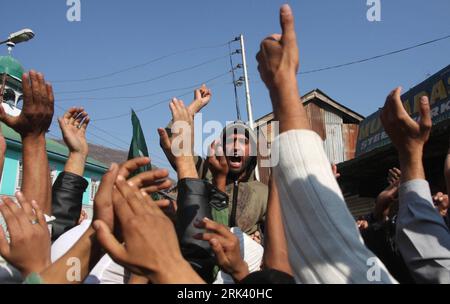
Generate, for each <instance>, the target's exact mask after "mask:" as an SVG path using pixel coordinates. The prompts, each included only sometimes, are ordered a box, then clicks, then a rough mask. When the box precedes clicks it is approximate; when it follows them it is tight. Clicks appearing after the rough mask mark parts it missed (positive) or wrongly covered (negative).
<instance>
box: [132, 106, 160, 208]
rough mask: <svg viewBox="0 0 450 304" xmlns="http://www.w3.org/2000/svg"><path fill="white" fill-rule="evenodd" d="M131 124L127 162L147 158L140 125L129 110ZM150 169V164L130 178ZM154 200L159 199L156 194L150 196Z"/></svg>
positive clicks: (145, 144)
mask: <svg viewBox="0 0 450 304" xmlns="http://www.w3.org/2000/svg"><path fill="white" fill-rule="evenodd" d="M131 124H132V125H133V138H132V139H131V145H130V151H129V152H128V160H130V159H133V158H136V157H148V156H149V155H148V150H147V143H146V142H145V137H144V132H143V131H142V127H141V123H140V122H139V118H138V117H137V115H136V113H135V112H134V110H131ZM151 169H152V165H151V163H149V164H148V165H145V166H143V167H140V168H139V169H137V170H136V171H135V172H133V173H132V174H131V176H130V177H133V176H135V175H138V174H139V173H142V172H145V171H150V170H151ZM152 198H153V199H154V200H157V199H159V196H158V195H157V194H156V193H153V194H152Z"/></svg>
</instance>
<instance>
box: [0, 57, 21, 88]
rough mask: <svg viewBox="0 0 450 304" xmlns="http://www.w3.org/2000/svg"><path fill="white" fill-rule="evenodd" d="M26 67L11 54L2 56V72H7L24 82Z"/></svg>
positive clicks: (0, 70) (0, 71) (0, 66)
mask: <svg viewBox="0 0 450 304" xmlns="http://www.w3.org/2000/svg"><path fill="white" fill-rule="evenodd" d="M24 71H25V70H24V69H23V67H22V65H21V64H20V62H19V61H17V60H16V59H14V58H13V57H11V56H0V74H7V75H9V76H10V77H12V78H15V79H16V80H18V81H20V82H22V74H23V73H24Z"/></svg>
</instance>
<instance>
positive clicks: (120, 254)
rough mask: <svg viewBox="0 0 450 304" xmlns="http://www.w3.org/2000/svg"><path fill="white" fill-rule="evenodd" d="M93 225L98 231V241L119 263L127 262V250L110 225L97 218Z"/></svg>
mask: <svg viewBox="0 0 450 304" xmlns="http://www.w3.org/2000/svg"><path fill="white" fill-rule="evenodd" d="M93 227H94V229H95V231H96V235H97V240H98V242H99V243H100V245H101V246H102V247H103V249H105V251H106V252H107V253H108V254H109V256H110V257H111V258H112V259H113V260H114V261H116V262H117V263H118V264H121V265H123V264H125V263H126V260H127V251H126V249H125V247H124V246H123V245H122V244H120V243H119V241H117V239H116V238H115V237H114V235H113V234H112V233H111V230H110V229H109V227H108V225H106V224H105V223H104V222H103V221H101V220H96V221H95V222H94V224H93Z"/></svg>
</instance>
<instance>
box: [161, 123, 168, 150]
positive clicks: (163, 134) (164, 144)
mask: <svg viewBox="0 0 450 304" xmlns="http://www.w3.org/2000/svg"><path fill="white" fill-rule="evenodd" d="M158 134H159V138H160V143H161V146H162V148H163V149H165V150H167V149H170V138H169V134H167V131H166V130H165V129H163V128H158Z"/></svg>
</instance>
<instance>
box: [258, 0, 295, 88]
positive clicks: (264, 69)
mask: <svg viewBox="0 0 450 304" xmlns="http://www.w3.org/2000/svg"><path fill="white" fill-rule="evenodd" d="M280 24H281V29H282V34H281V35H280V34H272V35H270V36H269V37H267V38H266V39H264V40H263V41H262V42H261V50H260V51H259V53H258V54H257V55H256V59H257V60H258V64H259V65H258V71H259V73H260V75H261V78H262V80H263V81H264V83H265V84H266V86H267V87H268V88H269V89H271V88H275V87H277V86H279V85H282V84H284V83H285V82H286V81H289V80H292V79H296V74H297V71H298V67H299V55H298V46H297V37H296V34H295V27H294V16H293V14H292V10H291V8H290V7H289V5H287V4H285V5H283V6H282V7H281V10H280Z"/></svg>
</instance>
